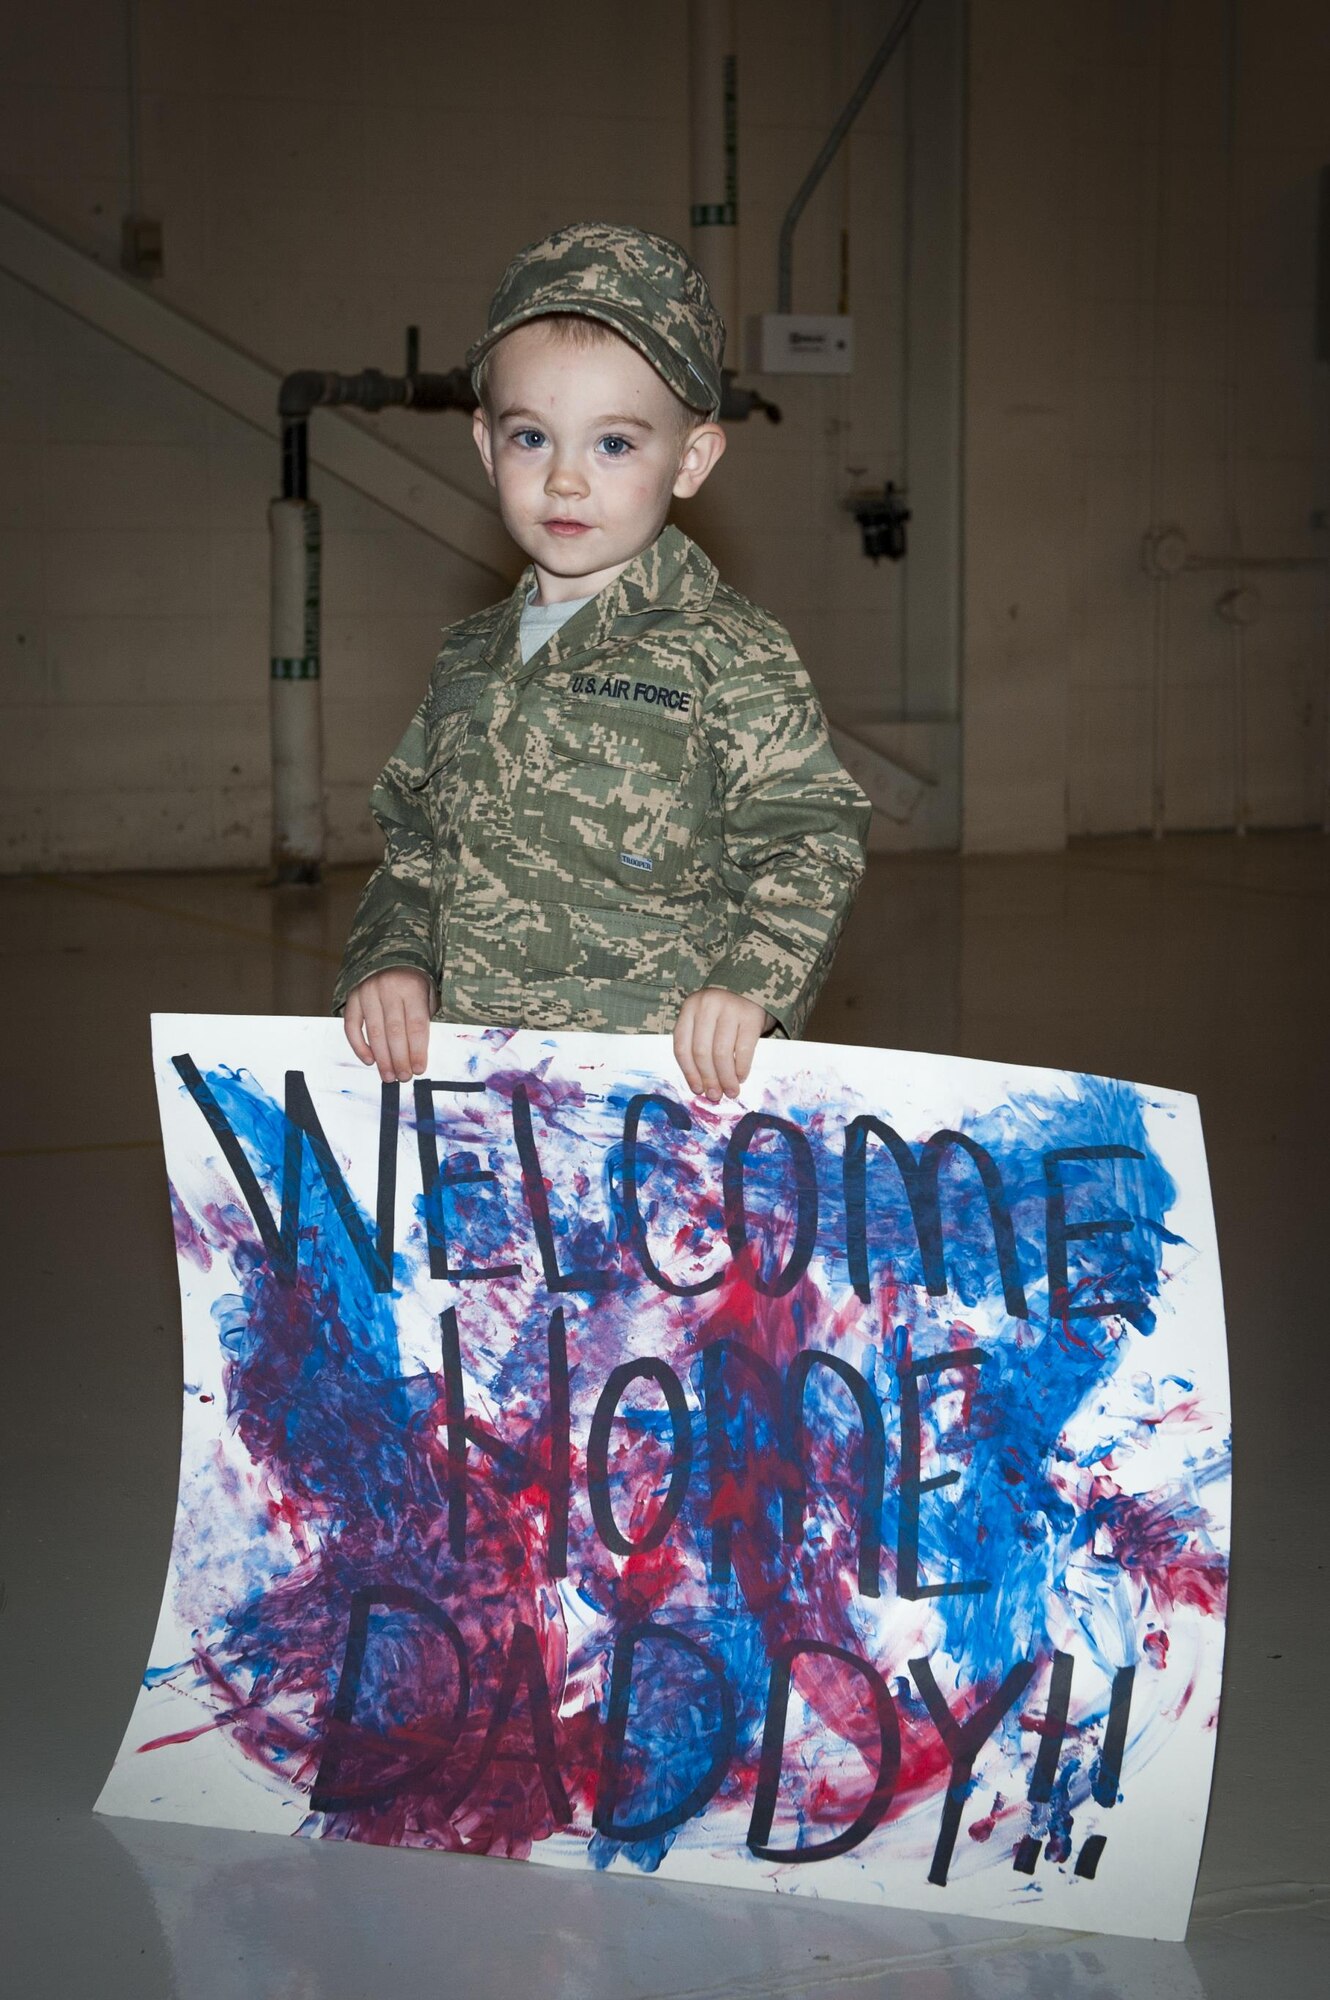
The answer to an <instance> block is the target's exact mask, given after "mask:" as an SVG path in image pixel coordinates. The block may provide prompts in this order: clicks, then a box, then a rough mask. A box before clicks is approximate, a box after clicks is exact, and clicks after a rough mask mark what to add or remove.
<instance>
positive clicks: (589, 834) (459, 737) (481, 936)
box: [336, 527, 869, 1035]
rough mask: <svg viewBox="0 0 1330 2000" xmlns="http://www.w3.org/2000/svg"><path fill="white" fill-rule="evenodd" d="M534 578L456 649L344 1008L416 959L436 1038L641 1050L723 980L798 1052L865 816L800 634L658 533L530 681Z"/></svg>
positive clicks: (425, 712) (385, 781) (398, 795)
mask: <svg viewBox="0 0 1330 2000" xmlns="http://www.w3.org/2000/svg"><path fill="white" fill-rule="evenodd" d="M533 576H534V572H533V571H532V570H530V569H528V570H527V571H526V573H525V574H524V575H523V577H522V579H521V581H520V583H519V584H518V586H517V589H516V590H515V591H514V593H513V595H512V597H511V598H509V599H508V600H507V602H505V603H500V604H497V605H493V606H491V607H490V609H488V610H486V611H481V612H478V613H477V614H476V615H475V616H474V617H472V618H466V619H463V620H462V621H461V623H460V624H457V625H454V626H451V627H450V628H449V630H448V631H447V632H446V633H445V634H444V641H443V649H442V651H441V652H440V654H439V657H438V661H437V663H436V665H435V668H434V673H433V675H432V677H431V680H430V685H429V691H428V693H427V694H426V696H425V699H424V701H423V703H422V704H421V706H420V708H419V710H418V711H417V713H416V715H415V717H414V719H413V720H412V723H411V725H410V727H409V729H408V730H407V732H406V734H405V736H404V737H403V738H402V741H401V743H400V744H399V745H398V747H397V749H396V751H395V752H394V753H393V755H392V756H391V757H390V758H389V760H388V763H387V766H386V768H385V769H384V771H383V774H382V776H381V777H380V779H379V781H378V784H377V785H376V787H375V789H374V792H373V795H372V797H371V801H370V803H371V806H372V809H373V812H374V816H375V818H376V819H377V820H378V822H379V824H380V826H381V827H382V828H383V831H384V833H385V835H386V836H387V849H386V853H385V856H384V860H383V863H382V865H381V866H380V867H379V869H378V870H377V871H376V873H375V874H374V875H373V876H372V877H371V878H370V881H369V884H368V886H367V887H366V889H365V892H364V895H363V896H362V898H361V901H360V906H359V908H358V910H357V912H356V918H355V922H354V924H353V926H352V931H351V937H350V940H349V942H348V945H347V949H346V956H345V959H344V962H343V967H342V973H341V977H340V979H339V980H338V984H337V993H336V1000H337V1005H338V1006H339V1007H340V1006H342V1005H344V1004H345V1001H346V997H347V995H348V994H349V992H350V991H351V989H352V987H354V986H356V985H358V984H359V982H360V981H361V980H362V979H365V978H367V977H368V975H369V974H370V973H373V972H379V971H382V970H384V969H385V968H387V967H389V966H414V967H416V968H417V969H418V970H419V971H421V972H424V973H427V974H428V975H429V977H430V979H432V980H433V982H434V984H435V988H436V990H437V993H438V1006H437V1010H436V1018H438V1019H440V1020H447V1021H468V1022H493V1023H497V1024H500V1025H503V1026H509V1027H542V1028H579V1029H594V1030H599V1031H610V1032H618V1033H642V1034H653V1033H669V1032H670V1031H671V1030H672V1029H673V1027H674V1023H675V1020H676V1018H677V1016H678V1012H679V1008H680V1005H681V1004H682V1002H683V999H684V997H685V996H686V995H687V994H689V993H691V992H694V991H695V990H696V989H697V988H698V987H701V986H706V985H714V986H724V987H728V988H729V989H730V990H732V991H733V992H736V993H743V994H747V995H748V996H750V997H751V998H752V999H754V1000H758V1001H760V1002H761V1003H762V1005H763V1006H764V1007H765V1008H767V1010H768V1011H769V1012H770V1013H771V1014H772V1015H774V1016H775V1018H776V1020H777V1022H778V1023H779V1025H780V1026H781V1027H782V1028H783V1029H784V1030H785V1031H786V1033H787V1034H791V1035H797V1034H798V1033H799V1032H800V1031H801V1030H802V1028H803V1025H804V1022H805V1020H806V1019H807V1016H808V1013H809V1010H810V1008H811V1007H812V1004H813V1001H814V999H815V998H816V996H817V992H818V989H819V987H820V986H821V984H822V981H823V979H824V978H825V976H826V972H827V968H828V966H829V964H830V962H831V955H832V952H833V950H834V948H835V945H836V940H837V937H838V935H839V932H840V929H841V926H842V924H843V923H844V921H845V916H846V913H847V911H848V909H849V906H850V902H851V900H852V898H853V896H854V892H855V889H856V887H857V886H858V883H859V879H860V876H861V875H862V873H863V865H864V838H865V835H866V832H867V827H868V818H869V806H868V801H867V800H866V799H865V798H864V796H863V794H862V792H861V791H860V790H859V788H858V786H857V785H855V784H854V782H853V780H852V779H850V778H849V777H848V776H847V775H846V773H845V771H844V770H843V769H842V767H841V765H840V764H839V762H838V761H837V759H836V756H835V753H834V752H833V750H832V749H831V746H830V744H829V742H828V740H827V732H826V725H825V723H824V720H823V716H822V710H821V708H820V706H819V704H818V700H817V696H816V694H815V693H814V691H813V687H812V684H811V682H810V681H809V679H808V676H807V674H806V673H805V672H804V670H803V668H802V667H801V665H800V664H799V661H798V658H797V657H796V655H795V653H794V650H793V648H792V646H791V644H790V640H789V637H788V635H787V634H786V632H785V631H784V629H783V628H782V627H781V626H780V625H778V624H777V623H776V621H775V620H774V619H772V618H770V617H768V615H767V614H766V613H765V612H764V611H761V610H759V609H758V608H757V606H755V605H753V604H750V603H749V602H748V600H747V599H746V598H744V597H741V596H740V595H739V594H738V592H737V591H733V590H730V589H728V588H727V587H726V586H725V585H724V584H723V583H721V581H720V579H719V577H718V576H717V573H716V569H715V566H714V564H712V563H711V562H710V561H709V560H708V558H707V557H706V556H705V555H704V554H703V553H702V551H701V549H699V548H698V547H697V546H696V545H695V544H694V543H693V542H691V541H689V539H688V538H687V536H685V535H683V534H682V533H680V531H679V530H678V529H677V528H674V527H667V528H665V529H664V530H663V532H662V533H661V535H660V536H659V537H658V539H657V540H656V541H655V542H654V543H653V544H652V546H651V547H650V548H649V549H646V550H644V551H643V553H642V554H641V555H640V556H638V557H636V558H635V559H634V560H633V561H632V562H631V563H629V564H628V566H627V567H626V568H625V569H623V570H622V571H620V573H619V575H618V576H617V577H616V578H615V579H614V580H613V582H611V583H609V584H607V585H606V586H605V588H604V589H603V590H602V591H601V592H600V593H599V595H598V596H596V597H594V598H593V599H592V600H591V602H590V603H589V604H587V605H584V606H583V608H582V609H581V610H580V611H576V612H574V613H573V615H572V617H571V618H570V619H568V621H567V622H566V623H565V624H564V625H563V627H562V628H561V629H560V630H559V631H558V632H556V633H555V635H554V637H553V638H552V639H550V640H549V641H548V642H547V643H546V644H545V645H544V646H542V648H541V649H540V651H539V652H538V653H536V654H535V655H534V656H533V657H532V658H531V660H530V661H528V662H527V664H526V665H525V666H524V665H523V663H522V657H521V652H520V649H519V645H518V625H519V621H520V618H521V611H522V606H523V603H524V602H525V599H526V595H527V592H528V590H529V589H530V587H531V584H532V581H533Z"/></svg>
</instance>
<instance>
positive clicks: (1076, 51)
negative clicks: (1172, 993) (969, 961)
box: [963, 0, 1330, 848]
mask: <svg viewBox="0 0 1330 2000" xmlns="http://www.w3.org/2000/svg"><path fill="white" fill-rule="evenodd" d="M968 147H969V154H968V186H969V224H970V228H969V254H968V261H967V287H968V298H967V374H966V491H967V505H966V548H967V558H966V579H965V601H966V628H967V638H966V661H965V686H964V697H963V707H964V735H965V754H964V777H963V791H964V799H965V839H966V844H967V845H968V846H970V847H973V848H1012V847H1018V846H1029V847H1040V846H1051V847H1056V846H1060V845H1061V844H1062V842H1063V841H1064V839H1065V838H1066V836H1067V834H1068V832H1070V833H1072V834H1078V833H1109V832H1119V831H1127V830H1131V829H1135V828H1141V827H1148V826H1150V825H1151V824H1152V823H1154V821H1155V819H1156V816H1157V818H1158V823H1159V824H1160V825H1161V826H1162V827H1164V828H1174V827H1176V828H1183V827H1194V828H1203V827H1222V826H1231V825H1233V824H1234V823H1235V819H1237V818H1238V817H1240V816H1241V814H1242V813H1243V812H1244V810H1245V814H1246V818H1247V820H1248V822H1249V823H1250V824H1253V825H1267V826H1281V825H1299V824H1306V823H1308V822H1315V821H1318V820H1319V819H1320V817H1321V814H1322V811H1323V805H1324V793H1323V787H1324V784H1325V768H1326V767H1325V756H1326V740H1327V718H1326V675H1327V658H1328V655H1327V634H1328V632H1330V620H1328V619H1327V612H1328V611H1330V571H1327V569H1325V568H1320V569H1316V568H1304V569H1301V570H1289V571H1267V570H1262V571H1259V572H1245V571H1242V570H1240V569H1236V568H1231V569H1229V570H1228V571H1227V572H1225V571H1224V570H1222V569H1221V570H1217V571H1204V572H1199V571H1198V572H1189V573H1186V574H1184V575H1183V576H1181V577H1179V578H1178V579H1177V580H1175V581H1173V582H1169V583H1156V582H1154V581H1152V579H1151V578H1150V577H1149V576H1148V575H1147V574H1146V572H1145V570H1144V569H1143V567H1142V564H1141V559H1140V550H1141V542H1142V537H1143V536H1144V534H1145V532H1146V530H1147V529H1148V528H1149V527H1151V526H1152V525H1156V526H1158V525H1163V524H1168V523H1174V524H1177V525H1179V526H1181V527H1182V528H1183V529H1184V530H1185V533H1186V535H1187V538H1188V541H1189V543H1190V546H1191V547H1192V548H1193V549H1194V550H1197V551H1200V552H1205V553H1215V554H1229V553H1232V552H1235V551H1243V552H1245V553H1246V554H1248V555H1257V556H1278V557H1294V558H1297V559H1300V560H1306V559H1308V558H1311V559H1318V558H1319V559H1320V560H1321V561H1322V562H1323V563H1324V562H1325V560H1326V559H1327V558H1330V532H1327V526H1326V521H1327V520H1328V519H1330V516H1328V515H1327V514H1326V510H1327V509H1330V364H1328V363H1327V362H1325V361H1320V362H1318V361H1317V360H1316V359H1315V357H1314V349H1313V309H1314V300H1315V258H1316V188H1317V176H1318V174H1319V171H1320V169H1321V167H1322V165H1323V164H1324V163H1325V162H1326V161H1328V160H1330V28H1328V27H1327V16H1326V11H1325V8H1324V6H1323V5H1322V4H1320V0H1116V4H1096V5H1088V6H1078V7H1074V8H1072V7H1067V6H1065V5H1063V4H1061V0H971V5H970V52H969V124H968ZM1230 426H1231V428H1229V427H1230ZM1318 512H1319V514H1320V516H1321V524H1320V525H1314V521H1315V519H1316V517H1317V515H1318ZM1241 582H1248V583H1251V584H1253V585H1255V586H1256V587H1257V588H1258V590H1259V593H1260V598H1261V606H1260V613H1259V617H1258V619H1257V622H1256V623H1255V624H1254V625H1252V626H1251V627H1250V628H1248V630H1247V633H1246V636H1245V639H1244V640H1243V641H1242V642H1241V644H1240V645H1239V643H1238V642H1236V641H1235V638H1234V634H1233V630H1232V628H1231V627H1230V626H1228V625H1227V624H1225V622H1224V621H1223V619H1222V618H1221V617H1220V616H1219V615H1218V613H1217V611H1216V604H1217V600H1218V599H1219V597H1220V595H1221V594H1222V593H1223V592H1224V591H1225V590H1227V589H1229V588H1232V587H1234V586H1236V585H1237V584H1239V583H1241Z"/></svg>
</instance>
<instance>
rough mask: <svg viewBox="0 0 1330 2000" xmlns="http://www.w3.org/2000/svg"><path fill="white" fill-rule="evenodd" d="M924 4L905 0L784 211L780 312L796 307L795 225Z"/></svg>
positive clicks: (778, 281) (778, 274) (779, 269)
mask: <svg viewBox="0 0 1330 2000" xmlns="http://www.w3.org/2000/svg"><path fill="white" fill-rule="evenodd" d="M922 5H923V0H905V4H904V6H903V7H902V8H901V10H900V12H899V14H898V15H897V16H896V18H895V20H894V21H893V22H892V24H891V26H890V28H888V30H887V34H886V39H885V40H884V41H883V43H882V45H881V47H880V48H879V49H878V51H877V53H876V55H875V56H874V57H873V60H872V61H871V62H870V63H869V65H868V68H867V69H866V70H865V71H864V73H863V75H862V76H861V77H860V79H859V82H858V83H857V85H856V86H855V88H854V91H853V93H852V94H851V96H850V99H849V102H848V103H847V104H846V106H845V109H844V110H843V111H842V112H841V115H840V117H839V118H838V119H837V120H836V122H835V124H834V125H833V126H832V128H831V130H830V132H829V133H828V134H827V139H826V143H825V145H824V146H823V148H822V150H821V152H820V153H819V154H818V156H817V158H816V159H815V160H814V162H813V164H812V166H811V167H810V168H809V169H808V172H807V173H806V174H805V175H804V178H803V181H802V183H801V184H800V187H799V191H798V193H797V194H796V195H795V197H794V200H793V201H792V202H791V203H790V205H789V207H788V208H787V209H786V211H785V220H784V221H783V222H782V223H781V226H780V248H779V250H778V252H777V258H776V310H777V312H782V313H787V312H792V311H793V310H794V308H793V304H792V299H793V294H794V231H795V225H796V224H797V222H798V220H799V217H800V216H801V215H802V214H803V212H804V210H805V208H806V207H807V206H808V203H809V201H810V199H811V198H812V195H813V191H814V189H815V188H816V187H817V184H818V182H819V181H820V180H821V178H822V176H823V174H824V173H825V172H826V171H827V168H828V167H829V166H830V165H831V162H832V161H833V160H834V159H835V157H836V154H837V152H838V151H839V150H840V145H841V141H842V140H843V139H844V137H845V135H846V133H847V132H848V131H849V129H850V127H851V125H853V123H854V121H855V119H856V118H857V117H858V116H859V113H860V112H861V111H862V110H863V108H864V105H865V104H866V102H867V101H868V97H869V93H870V92H871V91H872V88H873V85H874V84H875V83H876V82H877V80H878V78H879V77H880V76H881V74H882V72H883V70H884V69H885V68H886V66H887V64H888V63H889V62H890V61H891V58H892V57H893V56H894V55H895V53H896V50H897V49H898V48H899V46H900V44H901V41H902V40H903V39H904V36H905V34H906V31H907V30H908V28H909V26H910V23H911V21H913V19H914V17H915V15H916V14H917V13H918V12H919V9H920V7H921V6H922Z"/></svg>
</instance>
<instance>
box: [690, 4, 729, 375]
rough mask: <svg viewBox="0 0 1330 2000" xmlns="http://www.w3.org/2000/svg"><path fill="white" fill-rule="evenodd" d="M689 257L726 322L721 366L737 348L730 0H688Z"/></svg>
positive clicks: (726, 362) (726, 364) (726, 363)
mask: <svg viewBox="0 0 1330 2000" xmlns="http://www.w3.org/2000/svg"><path fill="white" fill-rule="evenodd" d="M688 63H689V93H690V98H689V121H690V136H691V171H692V187H691V195H690V200H691V207H690V210H689V219H690V222H691V224H692V246H691V247H692V252H693V258H694V261H695V262H696V264H697V266H698V269H699V270H700V271H701V273H702V276H703V277H704V278H705V279H706V281H707V286H708V289H709V290H710V292H711V296H712V298H713V299H714V300H715V302H716V310H717V312H718V313H719V314H720V316H721V318H722V319H723V320H724V322H725V366H726V367H727V368H737V367H738V365H739V362H738V352H739V270H738V216H739V168H738V96H737V78H736V68H735V56H734V0H689V5H688Z"/></svg>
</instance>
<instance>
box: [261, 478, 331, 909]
mask: <svg viewBox="0 0 1330 2000" xmlns="http://www.w3.org/2000/svg"><path fill="white" fill-rule="evenodd" d="M268 526H269V533H270V537H271V548H272V620H271V632H272V678H271V681H270V684H269V687H270V694H271V725H272V859H273V871H274V874H275V876H276V878H277V880H278V881H279V882H317V881H318V879H319V871H320V869H321V867H322V863H323V729H322V715H321V709H320V700H319V555H320V546H321V532H320V520H319V507H318V503H317V501H314V500H306V499H282V500H274V501H273V502H272V504H271V505H270V507H269V509H268Z"/></svg>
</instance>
